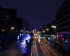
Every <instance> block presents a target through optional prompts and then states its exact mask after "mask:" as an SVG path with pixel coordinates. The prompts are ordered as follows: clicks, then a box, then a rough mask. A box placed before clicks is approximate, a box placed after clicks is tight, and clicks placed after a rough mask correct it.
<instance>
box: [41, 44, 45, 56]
mask: <svg viewBox="0 0 70 56" xmlns="http://www.w3.org/2000/svg"><path fill="white" fill-rule="evenodd" d="M40 46H41V44H40ZM41 49H42V51H43V53H44V55H45V56H46V54H45V51H44V49H43V47H42V46H41Z"/></svg>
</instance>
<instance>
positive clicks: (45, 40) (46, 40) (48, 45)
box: [45, 40, 62, 56]
mask: <svg viewBox="0 0 70 56" xmlns="http://www.w3.org/2000/svg"><path fill="white" fill-rule="evenodd" d="M45 41H46V42H47V40H45ZM48 47H50V46H49V45H48ZM50 48H51V49H52V50H54V49H53V48H52V47H50ZM54 51H55V52H56V53H57V54H58V55H60V56H62V55H61V54H60V53H58V52H57V51H56V50H54Z"/></svg>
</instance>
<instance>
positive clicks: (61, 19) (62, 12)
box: [55, 0, 70, 43]
mask: <svg viewBox="0 0 70 56" xmlns="http://www.w3.org/2000/svg"><path fill="white" fill-rule="evenodd" d="M55 22H56V35H57V40H58V41H59V42H60V43H70V0H66V1H65V2H64V3H63V4H62V6H61V7H60V8H59V9H58V10H57V11H56V15H55Z"/></svg>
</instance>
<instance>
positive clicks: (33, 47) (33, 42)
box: [33, 41, 34, 53]
mask: <svg viewBox="0 0 70 56" xmlns="http://www.w3.org/2000/svg"><path fill="white" fill-rule="evenodd" d="M33 53H34V41H33Z"/></svg>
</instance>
